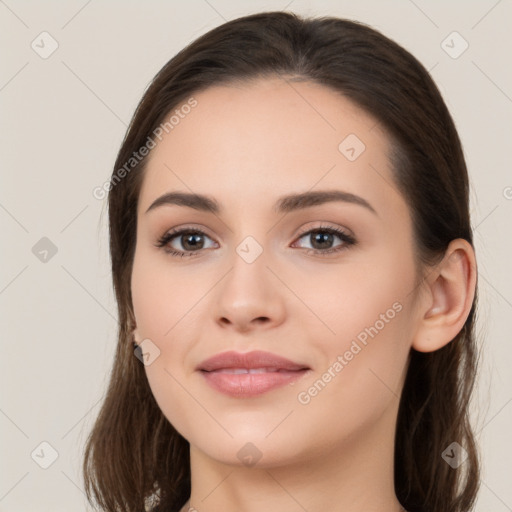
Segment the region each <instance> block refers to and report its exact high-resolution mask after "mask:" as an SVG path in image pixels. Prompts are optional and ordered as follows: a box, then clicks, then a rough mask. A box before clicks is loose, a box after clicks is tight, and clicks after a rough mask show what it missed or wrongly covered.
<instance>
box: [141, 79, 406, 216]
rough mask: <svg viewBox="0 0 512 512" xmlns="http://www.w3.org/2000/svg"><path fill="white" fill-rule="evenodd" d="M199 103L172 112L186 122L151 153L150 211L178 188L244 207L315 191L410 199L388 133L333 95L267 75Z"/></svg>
mask: <svg viewBox="0 0 512 512" xmlns="http://www.w3.org/2000/svg"><path fill="white" fill-rule="evenodd" d="M192 96H193V98H194V99H195V101H196V102H197V104H196V105H195V107H194V108H192V109H188V108H187V109H183V111H180V105H177V106H176V107H175V108H174V109H173V112H176V109H177V110H178V114H180V113H181V115H180V116H179V122H178V123H177V124H175V125H174V126H173V128H172V129H171V130H169V132H168V133H165V134H164V135H163V138H162V140H161V141H156V142H157V145H156V147H155V148H154V149H153V150H152V152H151V154H150V156H149V161H148V165H147V168H146V171H145V176H144V181H143V186H142V190H141V197H140V201H139V205H140V207H141V209H144V211H145V209H146V208H147V207H148V206H149V204H150V203H151V201H153V200H154V199H155V198H156V197H157V196H158V195H160V194H163V193H165V192H169V191H172V190H180V191H188V192H195V193H202V194H209V195H215V197H216V198H217V199H218V201H219V202H220V203H223V202H228V203H231V204H235V203H237V204H238V205H239V206H242V205H243V204H244V203H245V202H247V201H253V200H254V201H256V200H258V199H259V202H262V201H263V200H264V198H266V197H269V198H270V197H272V196H275V197H277V196H281V195H286V194H289V193H290V192H304V191H306V190H311V189H313V188H317V189H328V188H337V189H340V188H343V190H345V191H347V192H350V193H354V194H358V195H364V196H366V197H373V200H374V201H375V202H377V203H379V202H382V201H383V197H382V196H383V194H382V192H383V190H384V189H390V190H385V192H386V194H387V198H388V199H393V194H394V195H395V196H396V197H395V199H396V200H398V201H400V199H401V198H400V197H399V195H398V193H397V191H396V187H394V185H393V179H392V175H391V169H390V163H389V160H388V153H389V141H388V137H387V135H386V133H385V131H384V130H383V129H382V127H381V126H380V124H379V123H378V122H377V121H376V120H375V119H374V118H373V117H372V116H370V115H369V114H367V113H366V112H364V111H363V110H361V109H360V108H358V107H357V106H356V105H355V104H353V103H352V102H351V101H349V100H348V99H347V98H345V97H344V96H342V95H341V94H340V93H338V92H336V91H334V90H332V89H330V88H327V87H325V86H323V85H320V84H317V83H313V82H304V81H301V82H297V81H295V82H294V81H286V80H283V79H281V78H270V79H269V78H265V79H259V80H255V81H251V82H247V83H243V84H235V85H222V86H213V87H209V88H208V89H206V90H203V91H201V92H199V93H197V94H193V95H192ZM186 102H187V99H186V100H185V101H184V102H183V103H182V105H184V104H185V103H186ZM185 112H187V113H185ZM167 117H169V116H167ZM390 193H391V194H390ZM402 206H403V205H402Z"/></svg>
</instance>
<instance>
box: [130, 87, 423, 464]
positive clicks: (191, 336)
mask: <svg viewBox="0 0 512 512" xmlns="http://www.w3.org/2000/svg"><path fill="white" fill-rule="evenodd" d="M194 98H195V99H196V101H197V105H196V106H195V107H194V108H193V109H192V110H190V112H189V113H188V114H187V115H186V116H183V118H181V119H180V122H179V124H177V125H175V126H174V128H173V129H172V130H171V131H169V133H167V134H166V135H164V137H163V138H162V140H161V142H158V144H157V146H156V147H155V148H154V149H153V151H152V153H151V155H150V158H149V161H148V166H147V168H146V171H145V176H144V180H143V184H142V188H141V192H140V197H139V203H138V212H137V245H136V251H135V258H134V265H133V273H132V281H131V286H132V295H133V307H134V313H135V319H136V323H137V329H136V331H135V336H136V340H137V341H138V342H139V343H140V342H142V341H143V340H145V341H144V342H143V350H144V346H145V347H146V348H147V351H148V353H149V354H150V355H149V356H148V361H147V364H146V365H145V370H146V374H147V378H148V381H149V384H150V386H151V389H152V392H153V394H154V396H155V399H156V401H157V403H158V405H159V407H160V408H161V410H162V411H163V413H164V415H165V416H166V417H167V418H168V420H169V421H170V422H171V423H172V424H173V426H174V427H175V428H176V429H177V430H178V431H179V432H180V433H181V434H182V435H183V436H184V437H185V438H186V439H187V440H188V441H189V442H190V443H191V446H192V448H193V449H194V450H196V451H197V452H198V453H201V454H202V455H203V456H205V457H209V458H211V459H214V460H217V461H220V462H223V463H227V464H237V465H241V464H242V463H245V462H244V460H246V459H244V457H246V456H247V455H248V456H249V457H252V459H254V460H256V459H259V461H258V463H259V464H260V466H262V467H265V466H266V467H272V466H276V465H279V464H284V463H292V462H298V461H306V460H311V458H312V457H322V456H323V455H325V453H332V452H334V451H336V450H344V449H347V447H348V446H352V447H353V446H356V445H357V442H358V440H360V441H361V442H362V440H364V439H365V438H368V436H370V435H371V436H373V437H374V438H376V437H377V438H378V436H382V437H383V438H384V437H386V436H387V437H386V439H389V437H390V435H391V432H390V430H389V428H390V425H392V424H393V421H394V419H395V417H396V412H397V407H398V398H397V396H398V395H399V394H400V390H401V385H402V382H403V378H404V375H405V369H406V366H407V359H408V354H409V350H410V346H411V339H412V335H413V330H414V317H415V316H414V297H415V292H414V289H415V282H416V279H417V275H416V270H415V269H416V266H415V261H414V257H413V254H414V253H413V232H412V223H411V217H410V212H409V209H408V207H407V205H406V202H405V200H404V198H403V197H402V196H401V195H400V194H399V192H398V191H397V187H396V186H395V184H394V180H393V177H392V171H391V167H390V162H389V160H388V156H387V155H388V152H389V141H388V138H387V136H386V133H385V132H384V131H383V129H381V127H380V126H379V124H378V123H377V122H376V121H375V120H374V119H373V118H372V117H370V116H369V115H367V114H365V113H364V112H363V111H361V110H360V109H359V108H357V107H356V106H355V105H354V104H352V103H351V102H350V101H348V100H347V99H346V98H344V97H342V96H341V95H339V94H337V93H336V92H334V91H332V90H330V89H328V88H326V87H324V86H321V85H318V84H314V83H310V82H293V83H291V84H289V83H287V82H285V81H284V80H282V79H278V78H276V79H265V80H263V79H262V80H259V81H255V82H252V83H248V84H246V85H244V86H216V87H211V88H209V89H207V90H205V91H203V92H201V93H199V94H195V95H194ZM187 110H188V109H187ZM174 192H180V193H183V194H191V193H193V194H197V195H202V196H207V198H208V199H210V200H211V201H213V202H214V203H208V204H209V206H210V209H208V208H202V207H201V204H200V202H198V201H195V202H194V203H188V205H187V204H186V203H187V201H185V200H184V199H183V196H181V199H179V200H174V201H173V200H172V199H169V198H168V199H169V201H167V202H166V201H164V200H161V201H160V202H159V203H157V204H154V202H155V201H156V200H157V199H158V198H161V197H162V196H164V195H165V194H168V193H174ZM318 192H330V193H332V194H331V195H324V196H319V195H317V196H312V195H311V194H317V193H318ZM298 194H306V195H305V196H303V197H302V200H296V198H295V199H293V198H288V199H283V198H287V197H288V196H296V195H298ZM308 194H309V196H308ZM336 194H338V195H336ZM212 204H215V205H216V209H214V208H213V206H212ZM152 205H153V206H152ZM203 206H204V205H203ZM206 206H208V205H206ZM150 207H151V208H150ZM148 210H149V211H148ZM213 210H215V211H213ZM160 245H162V246H161V247H160ZM253 351H264V352H267V353H270V354H271V355H273V356H279V357H282V358H286V359H287V360H289V361H291V362H293V363H295V364H296V366H294V367H287V366H286V365H284V364H281V363H282V362H276V361H274V360H273V359H272V356H270V359H257V358H256V359H254V360H250V359H240V360H239V361H238V362H237V361H236V360H235V362H233V361H231V366H230V365H229V363H227V362H226V361H224V362H222V361H221V362H220V363H219V364H218V365H217V366H216V367H215V366H205V365H204V364H203V362H204V361H205V360H207V359H209V358H211V357H212V356H215V355H217V354H222V353H227V352H236V353H238V354H242V355H245V354H247V353H251V352H253ZM251 364H252V366H253V367H257V368H266V369H265V370H259V371H260V372H262V373H254V371H253V372H251V373H247V368H248V367H250V366H251ZM223 365H224V366H223ZM234 367H236V368H238V369H239V370H240V371H241V372H243V373H238V372H237V371H236V370H235V369H234ZM198 368H203V369H202V370H200V369H198ZM244 368H245V369H244ZM299 368H300V369H299ZM205 369H209V370H210V371H205ZM276 369H277V370H278V371H277V372H276V371H275V370H276ZM349 441H350V442H349ZM248 443H250V444H248Z"/></svg>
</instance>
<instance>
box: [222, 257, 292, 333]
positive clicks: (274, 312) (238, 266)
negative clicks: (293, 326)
mask: <svg viewBox="0 0 512 512" xmlns="http://www.w3.org/2000/svg"><path fill="white" fill-rule="evenodd" d="M275 273H276V272H275V269H272V270H270V269H269V267H268V260H267V258H266V257H265V251H264V252H263V253H262V254H261V255H260V256H259V257H258V258H257V259H256V260H255V261H253V262H251V263H249V262H247V261H245V260H244V259H243V258H242V257H240V256H239V254H238V253H236V252H235V254H234V256H233V258H232V267H231V269H230V271H229V272H228V273H227V274H226V275H225V277H224V278H223V279H222V281H221V282H220V283H219V286H218V287H216V296H215V297H214V302H215V306H214V313H215V321H216V323H217V324H218V325H219V326H220V327H221V328H223V329H233V330H235V331H237V332H250V331H252V330H254V329H271V328H274V327H277V326H278V325H280V324H281V323H283V322H284V319H285V312H286V308H285V299H286V297H285V287H284V286H283V283H282V282H281V281H279V280H278V279H277V278H276V276H275V275H274V274H275Z"/></svg>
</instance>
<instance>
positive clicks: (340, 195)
mask: <svg viewBox="0 0 512 512" xmlns="http://www.w3.org/2000/svg"><path fill="white" fill-rule="evenodd" d="M333 201H338V202H343V203H350V204H355V205H359V206H363V207H364V208H366V209H368V210H369V211H371V212H372V213H374V214H375V215H377V216H378V214H377V212H376V211H375V209H374V208H373V206H372V205H371V204H370V203H369V202H368V201H367V200H366V199H363V198H362V197H360V196H357V195H355V194H351V193H350V192H344V191H342V190H319V191H309V192H302V193H299V194H290V195H287V196H283V197H280V198H279V199H278V200H277V201H276V203H275V205H274V211H275V212H276V213H289V212H292V211H296V210H302V209H304V208H309V207H311V206H317V205H321V204H324V203H329V202H333ZM164 205H178V206H186V207H188V208H193V209H194V210H200V211H206V212H211V213H215V214H218V213H220V212H221V210H222V208H221V206H220V205H219V203H218V202H217V201H216V200H215V199H214V198H213V197H210V196H206V195H202V194H193V193H188V192H168V193H167V194H164V195H162V196H160V197H158V198H157V199H155V201H153V203H151V206H150V207H149V208H148V209H147V210H146V213H148V212H149V211H151V210H154V209H155V208H158V207H160V206H164Z"/></svg>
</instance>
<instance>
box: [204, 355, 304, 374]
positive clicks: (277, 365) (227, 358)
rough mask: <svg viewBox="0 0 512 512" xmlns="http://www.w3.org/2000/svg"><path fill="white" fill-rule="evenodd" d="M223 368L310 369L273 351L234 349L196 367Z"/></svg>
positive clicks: (212, 369)
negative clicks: (240, 350)
mask: <svg viewBox="0 0 512 512" xmlns="http://www.w3.org/2000/svg"><path fill="white" fill-rule="evenodd" d="M223 368H246V369H251V368H272V369H276V370H289V371H294V370H295V371H297V370H305V369H309V368H308V366H306V365H304V364H300V363H296V362H294V361H290V359H286V358H285V357H281V356H278V355H276V354H272V353H271V352H264V351H261V350H255V351H253V352H244V353H242V352H234V351H229V352H221V353H220V354H216V355H214V356H213V357H210V358H209V359H206V360H204V361H203V362H202V363H200V364H199V365H198V366H197V367H196V370H203V371H207V372H212V371H215V370H221V369H223Z"/></svg>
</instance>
